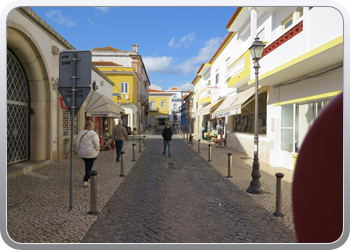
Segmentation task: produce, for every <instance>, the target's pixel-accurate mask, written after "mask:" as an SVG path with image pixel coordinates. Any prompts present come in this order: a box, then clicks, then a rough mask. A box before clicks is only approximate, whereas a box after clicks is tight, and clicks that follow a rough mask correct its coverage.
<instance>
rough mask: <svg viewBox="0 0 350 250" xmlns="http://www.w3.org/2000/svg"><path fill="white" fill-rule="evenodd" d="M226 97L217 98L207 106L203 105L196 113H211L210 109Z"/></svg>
mask: <svg viewBox="0 0 350 250" xmlns="http://www.w3.org/2000/svg"><path fill="white" fill-rule="evenodd" d="M224 99H225V97H223V98H221V99H219V100H216V101H214V102H212V103H210V104H208V105H207V106H205V107H203V108H202V109H201V110H199V111H198V112H197V113H196V115H197V116H198V115H209V114H210V109H211V108H213V107H214V106H217V105H220V103H221V102H222V101H223V100H224Z"/></svg>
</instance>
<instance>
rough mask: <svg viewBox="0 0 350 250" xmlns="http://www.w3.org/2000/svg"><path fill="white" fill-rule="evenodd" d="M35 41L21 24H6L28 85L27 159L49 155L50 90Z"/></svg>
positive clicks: (40, 54)
mask: <svg viewBox="0 0 350 250" xmlns="http://www.w3.org/2000/svg"><path fill="white" fill-rule="evenodd" d="M37 44H38V43H37V42H36V41H35V40H34V38H33V36H32V35H31V34H30V32H28V31H27V30H26V29H25V28H24V27H23V26H21V25H19V24H17V23H14V22H13V21H12V22H9V23H8V26H7V46H8V47H9V48H10V49H11V50H12V51H13V52H14V53H15V54H16V56H17V58H18V59H19V60H20V62H21V64H22V65H23V68H24V70H25V72H26V75H27V78H28V82H29V89H30V100H31V101H30V108H31V109H32V111H33V112H32V113H31V117H30V146H29V147H30V159H31V160H34V161H40V160H47V159H50V153H51V144H50V138H51V133H52V132H51V91H50V82H49V78H48V75H49V74H48V72H47V67H45V62H44V59H43V55H42V53H41V50H40V47H39V46H38V45H37Z"/></svg>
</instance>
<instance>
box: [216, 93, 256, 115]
mask: <svg viewBox="0 0 350 250" xmlns="http://www.w3.org/2000/svg"><path fill="white" fill-rule="evenodd" d="M262 89H263V86H260V87H259V93H260V92H261V91H262ZM254 94H255V87H253V88H250V89H247V90H245V91H243V92H241V93H239V94H236V95H234V96H230V97H227V98H226V99H225V101H223V102H222V104H221V105H220V106H219V107H218V108H217V109H216V110H215V111H214V112H213V113H212V118H213V119H215V118H220V117H225V116H230V115H237V114H240V113H241V108H242V106H243V104H244V102H245V101H247V100H248V99H249V98H250V97H251V96H253V95H254Z"/></svg>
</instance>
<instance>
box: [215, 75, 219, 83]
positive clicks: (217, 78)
mask: <svg viewBox="0 0 350 250" xmlns="http://www.w3.org/2000/svg"><path fill="white" fill-rule="evenodd" d="M218 83H219V73H217V74H216V76H215V84H218Z"/></svg>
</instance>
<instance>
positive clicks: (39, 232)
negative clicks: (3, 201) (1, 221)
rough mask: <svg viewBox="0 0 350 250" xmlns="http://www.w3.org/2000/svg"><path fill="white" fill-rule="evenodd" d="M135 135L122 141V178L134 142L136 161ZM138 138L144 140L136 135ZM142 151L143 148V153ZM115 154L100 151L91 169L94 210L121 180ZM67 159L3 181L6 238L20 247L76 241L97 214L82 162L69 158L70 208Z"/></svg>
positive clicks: (100, 205) (78, 158) (106, 200)
mask: <svg viewBox="0 0 350 250" xmlns="http://www.w3.org/2000/svg"><path fill="white" fill-rule="evenodd" d="M138 138H139V137H138V136H135V141H133V140H132V136H131V137H129V141H128V142H126V141H124V147H123V151H124V152H125V170H124V173H125V175H126V176H127V175H128V174H131V173H130V170H131V168H132V167H133V166H134V164H135V162H133V161H132V144H133V143H135V144H136V146H135V148H136V150H135V157H136V160H137V159H138V158H139V157H140V155H141V154H140V153H139V142H138ZM141 138H143V136H142V135H141ZM143 150H144V147H143V146H142V151H143ZM115 157H116V153H115V151H101V152H100V154H99V156H98V159H97V160H96V161H95V163H94V166H93V170H96V171H97V172H98V175H97V184H98V185H97V195H98V197H97V209H98V210H99V211H101V210H102V208H103V207H104V206H105V204H106V203H107V202H108V200H109V199H110V197H111V196H112V195H113V194H114V192H115V191H116V190H117V188H118V187H119V185H120V184H121V183H122V181H123V180H124V178H121V177H119V175H120V165H121V164H120V163H116V162H115ZM69 163H70V159H69V158H68V159H65V160H62V161H60V162H55V163H52V164H49V165H47V166H45V167H41V168H38V169H34V170H32V171H29V172H25V173H23V174H20V175H17V176H15V177H11V178H8V179H7V208H8V210H7V229H8V234H9V236H10V238H12V239H13V240H14V241H16V242H20V243H28V242H29V243H34V242H35V243H38V242H40V243H50V242H53V243H63V242H76V243H78V242H80V241H81V240H82V239H83V237H84V235H85V234H86V232H87V231H88V230H89V228H90V226H91V225H92V224H93V222H94V221H95V220H96V218H97V216H94V215H88V214H87V212H89V211H90V188H87V187H83V177H84V173H85V169H84V162H83V160H82V159H81V158H80V157H79V156H77V155H74V156H73V197H72V204H73V208H72V210H71V211H70V210H69V190H70V183H69V179H70V164H69Z"/></svg>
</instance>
